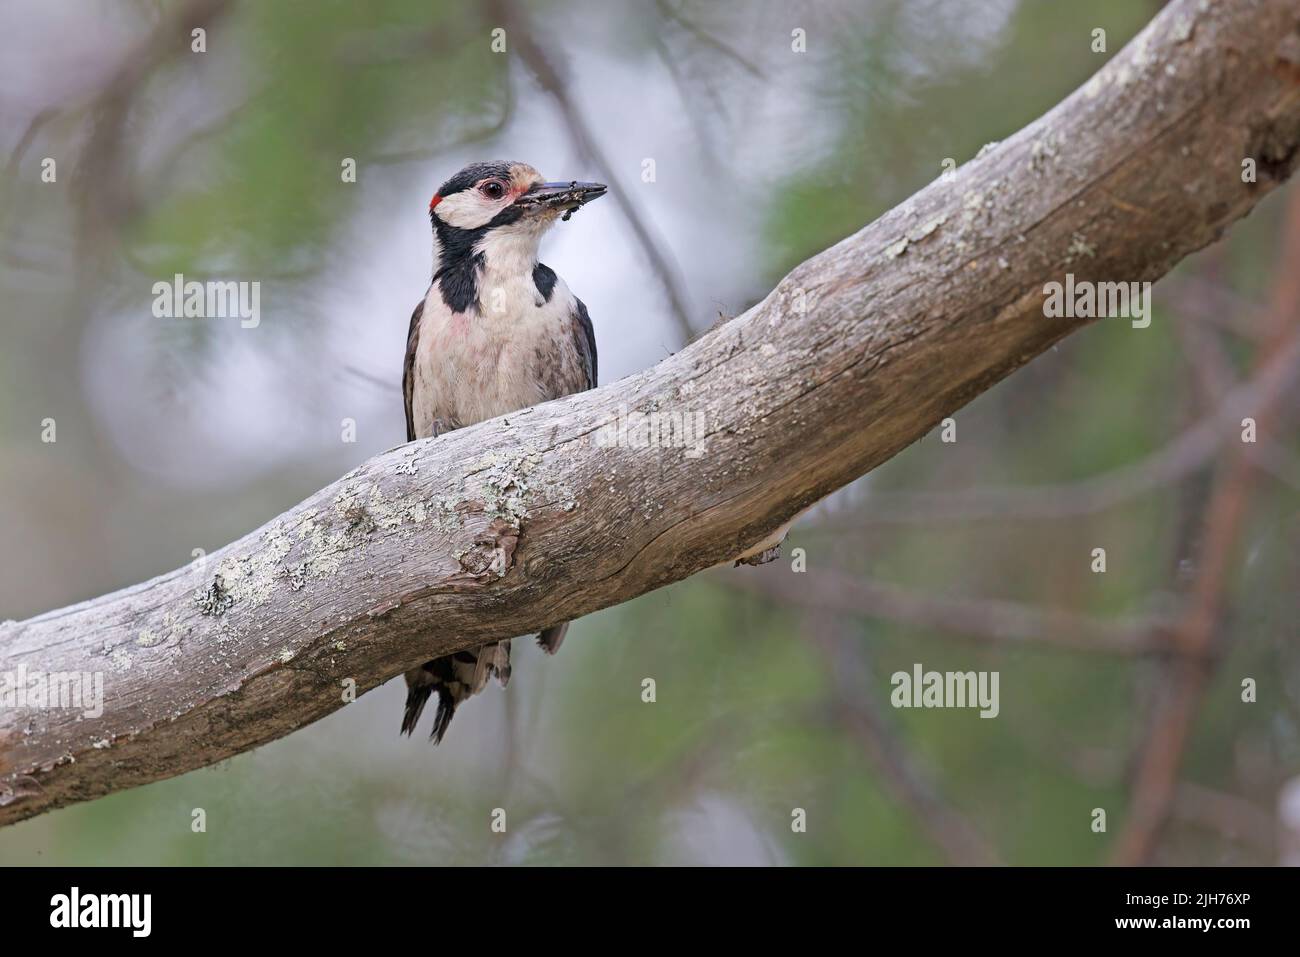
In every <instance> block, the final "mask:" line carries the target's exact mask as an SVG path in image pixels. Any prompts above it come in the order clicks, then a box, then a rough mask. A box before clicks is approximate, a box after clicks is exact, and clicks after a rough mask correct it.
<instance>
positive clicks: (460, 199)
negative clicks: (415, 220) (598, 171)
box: [429, 162, 606, 269]
mask: <svg viewBox="0 0 1300 957" xmlns="http://www.w3.org/2000/svg"><path fill="white" fill-rule="evenodd" d="M605 190H606V187H605V185H604V184H602V183H580V182H577V181H576V180H572V181H569V182H565V183H548V182H546V181H545V180H543V179H542V176H541V174H540V173H538V172H537V170H535V169H533V167H531V166H529V165H528V164H527V163H510V162H492V163H471V164H470V165H469V166H466V167H465V168H464V169H463V170H461V171H460V172H459V173H457V174H456V175H455V176H453V177H452V178H451V179H449V180H447V182H445V183H443V184H442V186H441V187H439V189H438V192H437V193H435V194H434V197H433V199H432V200H430V201H429V218H430V219H431V220H432V221H433V228H434V235H435V238H436V240H437V247H438V252H439V253H440V255H441V257H443V258H446V257H449V256H454V255H458V254H473V253H476V252H480V251H482V250H483V249H484V247H485V244H486V243H488V242H490V243H491V245H492V246H493V247H496V249H497V251H498V252H500V253H503V254H508V255H518V256H520V257H521V258H523V259H527V258H528V257H529V256H531V257H533V259H534V261H535V260H536V254H537V245H538V243H540V242H541V238H542V234H543V233H545V232H546V231H547V230H548V229H550V228H551V227H552V226H553V225H555V223H556V222H557V221H558V220H559V219H561V218H563V219H568V218H569V216H570V215H572V213H573V211H574V210H576V209H578V208H579V207H580V206H582V205H584V204H585V203H589V202H591V201H592V200H593V199H596V198H597V197H599V196H603V195H605ZM434 268H435V269H436V268H437V265H436V264H435V267H434Z"/></svg>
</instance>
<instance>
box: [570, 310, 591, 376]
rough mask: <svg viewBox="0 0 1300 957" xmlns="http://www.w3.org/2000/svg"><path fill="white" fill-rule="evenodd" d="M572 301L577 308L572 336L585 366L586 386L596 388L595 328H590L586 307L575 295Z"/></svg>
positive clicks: (589, 317) (589, 318)
mask: <svg viewBox="0 0 1300 957" xmlns="http://www.w3.org/2000/svg"><path fill="white" fill-rule="evenodd" d="M573 301H574V302H576V303H577V304H578V308H577V309H576V310H575V311H574V314H573V336H574V338H575V339H576V340H577V343H578V354H579V355H580V356H582V361H583V364H584V365H585V366H586V367H587V388H588V389H594V388H596V330H595V329H594V328H592V325H591V316H589V315H587V307H586V306H585V305H584V304H583V302H582V300H581V299H579V298H578V297H577V296H574V297H573Z"/></svg>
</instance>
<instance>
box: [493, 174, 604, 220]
mask: <svg viewBox="0 0 1300 957" xmlns="http://www.w3.org/2000/svg"><path fill="white" fill-rule="evenodd" d="M607 188H608V187H607V186H605V184H604V183H579V182H578V181H577V180H572V181H570V182H568V183H538V184H537V185H536V186H534V187H533V188H532V189H530V190H529V191H528V192H526V193H524V194H523V195H522V196H520V197H519V198H518V199H517V200H515V205H517V206H523V207H525V208H532V209H538V210H542V209H562V210H564V211H565V213H566V216H565V218H566V219H567V218H568V216H567V214H568V213H572V212H573V211H574V210H575V209H577V208H578V207H579V206H582V205H584V204H586V203H590V202H591V201H592V200H593V199H598V198H599V197H601V196H604V195H605V190H606V189H607Z"/></svg>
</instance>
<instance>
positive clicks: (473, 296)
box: [433, 204, 555, 312]
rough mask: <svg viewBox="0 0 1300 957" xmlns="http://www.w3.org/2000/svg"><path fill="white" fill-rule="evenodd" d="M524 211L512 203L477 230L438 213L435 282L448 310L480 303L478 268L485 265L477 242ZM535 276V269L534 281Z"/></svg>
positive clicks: (436, 222) (457, 310)
mask: <svg viewBox="0 0 1300 957" xmlns="http://www.w3.org/2000/svg"><path fill="white" fill-rule="evenodd" d="M523 214H524V211H523V210H522V209H520V208H519V207H517V206H514V205H513V204H512V205H510V206H507V207H506V208H505V209H503V210H501V212H499V213H497V214H496V216H494V217H492V220H491V222H489V223H488V224H487V225H486V226H480V227H478V228H477V229H461V228H460V227H458V226H451V225H448V224H447V223H444V222H443V221H442V220H441V219H439V218H438V217H437V216H434V217H433V229H434V233H435V234H436V235H437V237H438V244H439V245H438V253H439V260H438V271H437V272H436V273H434V276H433V281H434V282H435V283H437V284H438V291H439V292H440V293H442V301H443V302H445V303H446V304H447V308H448V309H450V310H451V311H452V312H465V311H466V310H467V309H469V307H470V306H472V305H474V304H475V303H476V302H478V270H479V268H480V267H482V265H483V254H482V253H475V252H474V246H475V244H476V243H478V241H479V240H480V239H482V238H483V237H484V236H486V235H487V234H488V232H489V230H493V229H496V228H497V227H498V226H509V225H510V224H511V223H515V222H518V221H519V219H520V217H521V216H523ZM543 268H545V267H543ZM554 276H555V274H554V273H551V277H552V278H551V286H554V285H555V279H554ZM536 278H537V274H536V270H534V272H533V279H534V281H536ZM538 288H539V289H540V288H541V287H540V286H539V287H538ZM544 295H545V296H546V298H547V299H549V298H550V292H549V291H547V292H545V293H544Z"/></svg>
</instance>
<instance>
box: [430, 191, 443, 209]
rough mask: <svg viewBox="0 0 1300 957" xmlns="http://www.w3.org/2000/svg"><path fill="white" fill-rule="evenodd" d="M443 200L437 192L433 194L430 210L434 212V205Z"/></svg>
mask: <svg viewBox="0 0 1300 957" xmlns="http://www.w3.org/2000/svg"><path fill="white" fill-rule="evenodd" d="M441 202H442V197H441V196H440V195H438V194H437V193H434V194H433V199H431V200H429V212H433V207H435V206H437V205H438V204H439V203H441Z"/></svg>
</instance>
